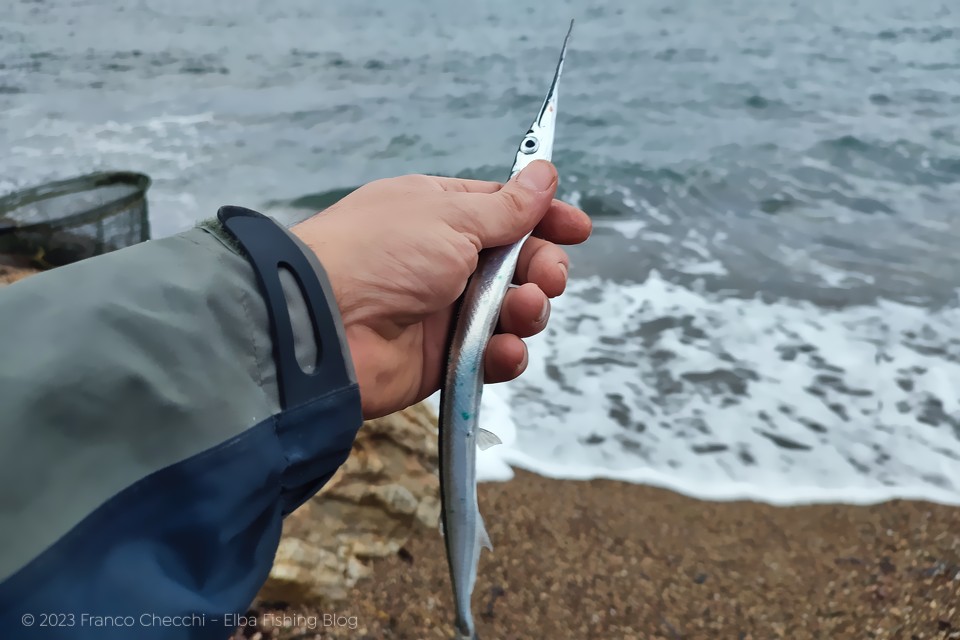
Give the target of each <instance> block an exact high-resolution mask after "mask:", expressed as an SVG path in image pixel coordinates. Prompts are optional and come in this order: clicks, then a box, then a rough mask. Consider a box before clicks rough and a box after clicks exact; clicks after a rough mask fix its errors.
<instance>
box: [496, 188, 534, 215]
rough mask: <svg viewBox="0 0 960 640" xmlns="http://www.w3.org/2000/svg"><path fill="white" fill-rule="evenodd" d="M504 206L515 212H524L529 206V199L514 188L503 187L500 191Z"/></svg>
mask: <svg viewBox="0 0 960 640" xmlns="http://www.w3.org/2000/svg"><path fill="white" fill-rule="evenodd" d="M499 193H500V196H501V198H502V200H503V204H504V206H505V207H506V208H507V209H508V210H509V211H512V212H514V213H523V212H524V211H525V210H526V209H527V207H528V206H529V199H528V198H527V197H525V195H524V194H523V193H519V192H517V191H515V190H513V189H503V190H501V191H500V192H499Z"/></svg>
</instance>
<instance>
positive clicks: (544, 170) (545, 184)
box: [517, 160, 554, 191]
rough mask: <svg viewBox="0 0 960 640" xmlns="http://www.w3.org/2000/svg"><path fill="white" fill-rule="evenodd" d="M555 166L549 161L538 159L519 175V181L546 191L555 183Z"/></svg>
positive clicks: (536, 189) (527, 186) (537, 189)
mask: <svg viewBox="0 0 960 640" xmlns="http://www.w3.org/2000/svg"><path fill="white" fill-rule="evenodd" d="M553 175H554V174H553V168H552V167H551V166H550V164H549V163H547V162H541V161H539V160H538V161H536V162H533V163H531V164H529V165H527V166H526V167H524V169H523V171H521V172H520V175H518V176H517V182H519V183H520V184H522V185H523V186H525V187H526V188H528V189H533V190H534V191H546V190H547V189H549V188H550V185H551V184H553Z"/></svg>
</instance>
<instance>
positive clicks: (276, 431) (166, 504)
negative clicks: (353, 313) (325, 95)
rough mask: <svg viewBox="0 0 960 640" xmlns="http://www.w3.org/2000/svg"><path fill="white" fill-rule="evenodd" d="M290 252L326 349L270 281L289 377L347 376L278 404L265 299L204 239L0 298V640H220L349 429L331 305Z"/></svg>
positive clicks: (353, 417) (192, 237) (235, 253)
mask: <svg viewBox="0 0 960 640" xmlns="http://www.w3.org/2000/svg"><path fill="white" fill-rule="evenodd" d="M284 233H286V232H285V231H284ZM288 235H289V234H288ZM291 241H294V242H296V241H295V240H294V239H292V236H291ZM299 246H300V248H301V250H303V253H304V254H308V258H309V261H310V264H311V265H312V266H313V267H315V272H314V273H312V275H311V276H309V277H312V278H315V279H317V280H318V281H320V283H321V284H322V285H323V291H324V292H325V293H327V294H328V295H327V297H326V298H327V299H326V300H324V301H323V304H324V305H328V308H327V309H325V310H324V311H325V312H326V313H327V314H328V315H329V316H330V317H332V318H334V320H335V322H336V323H337V325H338V329H340V331H339V335H338V339H337V340H334V341H332V342H334V343H335V344H327V343H324V344H322V345H318V344H317V341H316V340H317V338H316V335H317V334H316V333H315V332H312V331H310V329H311V323H313V322H315V321H316V320H315V318H316V315H317V314H316V309H315V308H314V309H311V308H310V305H311V301H310V300H308V299H306V297H305V296H304V295H303V291H302V290H301V289H300V288H299V287H298V286H297V284H296V281H295V280H294V279H293V278H290V277H289V274H286V276H284V277H281V281H282V285H283V294H284V297H285V302H286V307H285V311H288V312H289V313H288V315H289V318H288V321H289V323H290V324H291V325H292V328H293V334H294V335H295V336H296V339H295V341H296V345H295V346H296V360H297V362H299V363H300V364H301V366H302V367H303V369H304V370H309V368H310V367H311V366H312V363H313V362H315V361H317V360H318V357H319V356H318V354H320V353H322V358H323V359H324V360H325V362H326V364H327V365H330V364H331V362H332V366H336V367H342V368H343V371H344V373H345V375H344V376H341V378H340V380H341V382H340V383H338V384H329V383H327V384H321V385H318V386H316V388H315V389H313V390H312V392H311V393H310V394H309V397H307V398H306V399H305V401H301V402H299V403H298V404H295V405H290V406H285V405H284V403H283V400H282V399H283V388H282V386H283V384H284V383H283V380H282V376H279V375H278V367H277V363H276V358H275V355H276V354H275V352H274V344H273V342H274V340H273V339H272V336H273V335H274V334H272V333H271V331H270V319H271V312H270V308H269V307H268V304H267V302H266V300H265V296H264V293H263V290H262V282H259V281H258V279H257V274H256V273H255V271H254V268H253V267H252V264H251V262H250V261H248V259H247V256H246V255H245V254H244V252H243V251H241V250H240V249H239V248H238V247H237V246H236V245H234V244H233V243H232V242H231V239H230V238H229V237H228V236H227V235H226V233H225V231H224V230H223V229H222V228H221V227H219V225H218V223H216V222H212V223H209V224H207V225H206V226H205V227H204V228H196V229H192V230H190V231H187V232H184V233H181V234H179V235H176V236H172V237H169V238H164V239H161V240H154V241H150V242H147V243H143V244H140V245H136V246H134V247H130V248H128V249H123V250H120V251H116V252H113V253H110V254H107V255H104V256H100V257H97V258H93V259H90V260H85V261H83V262H80V263H77V264H74V265H70V266H66V267H61V268H59V269H56V270H53V271H50V272H47V273H42V274H38V275H36V276H32V277H30V278H27V279H25V280H22V281H20V282H18V283H16V284H13V285H10V286H7V287H0V629H4V631H3V635H4V636H6V635H7V633H8V632H9V633H10V634H11V635H10V637H16V638H31V637H37V638H44V639H48V638H60V637H65V638H96V639H97V640H103V639H105V638H217V639H223V638H226V637H228V636H229V635H230V634H231V633H232V631H233V629H234V628H235V627H236V626H237V619H236V616H237V614H242V613H243V612H245V611H246V609H247V607H248V606H249V604H250V603H251V601H252V600H253V598H254V596H255V595H256V593H257V591H258V590H259V589H260V587H261V586H262V584H263V582H264V581H265V580H266V578H267V575H268V574H269V571H270V567H271V565H272V562H273V557H274V553H275V551H276V548H277V544H278V542H279V538H280V530H281V523H282V518H283V516H284V515H286V514H287V513H289V512H290V511H292V510H293V509H295V508H296V507H297V506H299V505H300V504H301V503H302V502H303V501H305V500H306V499H308V498H309V497H310V496H311V495H313V494H314V493H315V492H316V491H317V490H318V489H319V488H320V487H321V486H322V485H323V484H324V483H325V482H326V481H327V480H329V478H330V477H331V476H332V475H333V473H334V472H335V471H336V469H337V468H338V467H339V466H340V465H341V464H342V463H343V462H344V461H345V460H346V458H347V456H348V454H349V452H350V448H351V446H352V443H353V440H354V438H355V436H356V432H357V430H358V429H359V427H360V426H361V424H362V416H361V411H360V396H359V391H358V389H357V385H356V379H355V375H354V373H353V369H352V365H351V360H350V356H349V353H348V352H347V351H346V349H347V347H346V343H345V340H343V336H342V327H339V323H340V319H339V312H338V311H337V309H336V304H335V300H334V299H333V296H332V294H330V293H329V291H330V289H329V284H328V283H327V282H326V281H325V275H324V273H323V270H322V267H320V265H319V264H318V263H317V262H316V258H315V257H314V256H313V255H312V253H311V252H309V251H306V250H305V248H304V247H303V246H302V245H299ZM299 275H300V277H301V278H302V277H303V274H299ZM313 284H316V283H313ZM313 304H315V302H314V303H313ZM311 312H312V313H311ZM285 315H287V314H285ZM301 397H302V394H301Z"/></svg>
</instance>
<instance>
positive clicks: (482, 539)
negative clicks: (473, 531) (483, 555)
mask: <svg viewBox="0 0 960 640" xmlns="http://www.w3.org/2000/svg"><path fill="white" fill-rule="evenodd" d="M477 542H479V543H480V545H479V546H478V547H477V552H478V553H479V550H480V547H485V548H487V549H489V550H490V551H493V543H492V542H490V534H489V533H487V525H485V524H484V523H483V516H482V515H480V510H479V509H478V510H477Z"/></svg>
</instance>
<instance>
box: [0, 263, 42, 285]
mask: <svg viewBox="0 0 960 640" xmlns="http://www.w3.org/2000/svg"><path fill="white" fill-rule="evenodd" d="M34 273H39V272H38V271H37V270H36V269H31V268H29V267H21V266H13V265H8V264H4V263H3V262H0V286H2V285H5V284H13V283H14V282H16V281H17V280H22V279H23V278H26V277H27V276H29V275H33V274H34Z"/></svg>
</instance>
